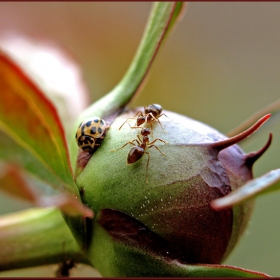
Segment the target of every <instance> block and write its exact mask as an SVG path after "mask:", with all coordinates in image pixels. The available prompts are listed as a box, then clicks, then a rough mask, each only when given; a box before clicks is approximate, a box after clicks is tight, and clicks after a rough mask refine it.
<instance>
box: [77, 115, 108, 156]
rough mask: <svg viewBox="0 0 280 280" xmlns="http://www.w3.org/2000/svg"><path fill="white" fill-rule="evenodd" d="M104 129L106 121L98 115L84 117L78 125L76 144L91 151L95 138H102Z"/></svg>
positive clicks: (95, 144) (86, 150) (84, 149)
mask: <svg viewBox="0 0 280 280" xmlns="http://www.w3.org/2000/svg"><path fill="white" fill-rule="evenodd" d="M105 131H106V122H105V121H104V120H102V119H101V118H99V117H92V118H88V119H85V120H84V121H83V122H82V123H81V124H80V125H79V127H78V129H77V133H76V141H77V143H78V146H79V147H80V148H81V149H82V150H83V151H84V152H89V153H92V152H93V150H94V147H95V146H99V145H100V144H97V143H96V139H98V138H101V139H102V138H104V133H105Z"/></svg>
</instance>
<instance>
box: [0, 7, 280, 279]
mask: <svg viewBox="0 0 280 280" xmlns="http://www.w3.org/2000/svg"><path fill="white" fill-rule="evenodd" d="M151 6H152V3H149V2H123V3H122V2H117V3H108V2H69V3H67V2H41V3H40V2H32V3H31V2H30V3H28V2H17V3H15V2H6V3H5V2H1V3H0V40H1V38H4V37H5V36H6V35H7V34H10V33H13V34H16V35H24V36H28V37H30V38H35V39H36V40H39V41H40V40H41V39H48V40H50V41H54V42H56V43H57V44H59V45H60V46H61V48H62V49H65V50H66V51H67V52H69V53H70V54H71V56H73V57H74V58H75V59H76V61H78V62H79V63H80V66H81V69H82V71H83V75H84V79H85V83H86V84H87V86H88V88H89V90H90V93H91V97H90V98H91V101H94V100H97V99H98V98H99V97H101V96H103V95H104V94H106V93H107V92H109V91H110V90H111V89H112V88H113V87H114V86H115V85H116V84H117V83H118V81H119V80H120V79H121V78H122V76H123V74H124V73H125V71H126V69H127V68H128V66H129V64H130V62H131V60H132V58H133V56H134V53H135V51H136V48H137V46H138V44H139V41H140V38H141V35H142V32H143V30H144V27H145V23H146V21H147V18H148V15H149V12H150V9H151ZM279 30H280V3H279V2H210V3H208V2H191V3H189V4H188V6H187V9H186V12H185V15H184V17H183V18H182V20H181V21H180V23H179V24H178V25H177V27H176V29H175V30H173V32H172V34H171V36H170V37H169V38H168V40H167V41H166V42H165V44H164V46H163V48H162V49H161V51H160V53H159V55H158V56H157V58H156V61H155V63H154V65H153V67H152V69H151V72H150V74H149V79H148V81H147V83H146V87H145V88H144V90H143V92H142V93H141V96H139V97H138V99H135V100H134V101H133V104H132V106H143V105H148V104H151V103H159V104H161V105H162V106H163V108H164V109H168V110H172V111H176V112H178V113H181V114H184V115H187V116H189V117H191V118H194V119H197V120H199V121H202V122H205V123H207V124H209V125H210V126H213V127H215V128H216V129H218V130H220V131H221V132H223V133H227V132H228V131H230V130H231V129H233V128H234V127H235V126H237V125H238V124H240V123H241V122H242V121H244V120H245V119H246V118H248V117H250V116H251V115H252V114H253V113H255V112H257V111H258V110H260V109H262V108H263V107H265V106H266V105H268V104H270V103H271V102H273V101H275V100H277V99H278V98H279V91H280V36H279V35H280V34H279V32H280V31H279ZM277 123H278V122H277V121H276V120H274V121H273V120H272V121H271V122H270V124H266V125H265V126H264V127H262V128H261V129H260V130H259V131H258V132H257V133H256V134H255V136H253V137H252V138H251V139H250V141H247V140H246V141H244V142H243V143H241V144H240V146H241V147H242V148H243V149H244V150H245V151H246V152H251V151H254V150H258V149H260V148H261V147H262V146H263V145H264V143H265V142H266V139H267V137H268V133H269V132H273V135H274V139H273V143H272V146H271V147H270V148H269V150H268V151H267V152H266V153H265V155H264V156H263V157H262V158H261V159H260V160H259V161H258V162H257V163H256V165H255V166H254V174H255V176H259V175H262V174H264V173H266V172H267V171H269V170H271V169H274V168H279V167H280V160H279V156H278V155H279V154H280V148H279V146H280V145H279V144H280V126H279V125H277ZM279 201H280V193H274V194H268V195H266V196H264V197H259V198H258V199H257V200H256V205H255V210H254V213H253V216H252V219H251V222H250V224H249V226H248V229H247V231H246V233H245V234H244V236H243V238H242V240H241V241H240V242H239V244H238V246H237V247H236V248H235V250H234V252H233V253H232V254H231V255H230V257H229V258H228V259H227V260H226V262H225V263H226V264H229V265H236V266H240V267H243V268H247V269H252V270H258V271H261V272H265V273H267V274H269V275H271V276H280V266H279V265H278V262H279V259H280V222H279V211H280V203H279ZM25 207H27V205H24V204H23V203H20V202H19V201H15V200H11V199H9V198H8V197H6V196H5V195H4V194H2V193H1V197H0V213H1V214H4V213H8V212H12V211H15V210H19V209H23V208H25ZM55 269H56V267H55V266H46V267H40V268H32V269H24V270H18V271H9V272H5V273H0V277H1V276H3V277H4V276H7V277H8V276H14V277H16V276H28V277H32V276H53V275H54V271H55ZM93 273H95V272H94V270H93V269H91V268H88V267H85V266H81V265H78V267H77V268H76V269H75V270H74V273H73V276H93V275H97V274H93Z"/></svg>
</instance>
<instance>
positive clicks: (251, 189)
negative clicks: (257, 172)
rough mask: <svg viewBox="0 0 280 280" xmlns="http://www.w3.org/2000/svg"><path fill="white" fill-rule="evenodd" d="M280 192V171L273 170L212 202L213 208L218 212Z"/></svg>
mask: <svg viewBox="0 0 280 280" xmlns="http://www.w3.org/2000/svg"><path fill="white" fill-rule="evenodd" d="M278 190H280V169H276V170H272V171H270V172H268V173H266V174H264V175H263V176H261V177H258V178H256V179H252V180H250V181H248V182H247V183H246V184H245V185H243V186H242V187H241V188H239V189H238V190H236V191H234V192H231V193H230V194H228V195H226V196H224V197H222V198H219V199H216V200H214V201H212V202H211V206H212V207H213V208H214V209H216V210H221V209H224V208H227V207H231V206H233V205H236V204H239V203H241V202H244V201H246V200H248V199H252V198H255V197H257V196H259V195H263V194H266V193H269V192H273V191H278Z"/></svg>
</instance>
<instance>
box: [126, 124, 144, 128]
mask: <svg viewBox="0 0 280 280" xmlns="http://www.w3.org/2000/svg"><path fill="white" fill-rule="evenodd" d="M127 124H128V125H129V126H130V128H143V127H142V126H131V125H130V124H129V123H127Z"/></svg>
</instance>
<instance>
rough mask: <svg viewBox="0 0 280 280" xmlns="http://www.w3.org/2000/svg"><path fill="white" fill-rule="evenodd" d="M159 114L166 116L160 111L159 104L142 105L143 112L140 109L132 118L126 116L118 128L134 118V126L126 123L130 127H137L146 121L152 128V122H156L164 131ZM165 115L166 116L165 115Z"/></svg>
mask: <svg viewBox="0 0 280 280" xmlns="http://www.w3.org/2000/svg"><path fill="white" fill-rule="evenodd" d="M161 116H166V115H165V114H164V113H162V107H161V106H160V105H159V104H152V105H148V106H145V107H144V113H143V112H142V111H139V112H138V113H137V114H136V115H135V116H134V117H133V118H128V119H127V120H126V121H125V122H124V123H123V124H122V125H121V126H120V128H119V130H120V129H121V128H122V127H123V125H124V124H125V123H126V122H127V121H128V120H132V119H136V124H135V126H131V125H130V124H129V123H128V125H129V126H130V128H139V127H140V125H141V124H143V123H148V124H150V126H151V130H152V123H153V122H158V123H159V124H160V126H161V128H162V130H163V132H164V133H165V131H164V129H163V127H162V125H161V122H160V120H159V118H160V117H161ZM166 117H167V116H166Z"/></svg>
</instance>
